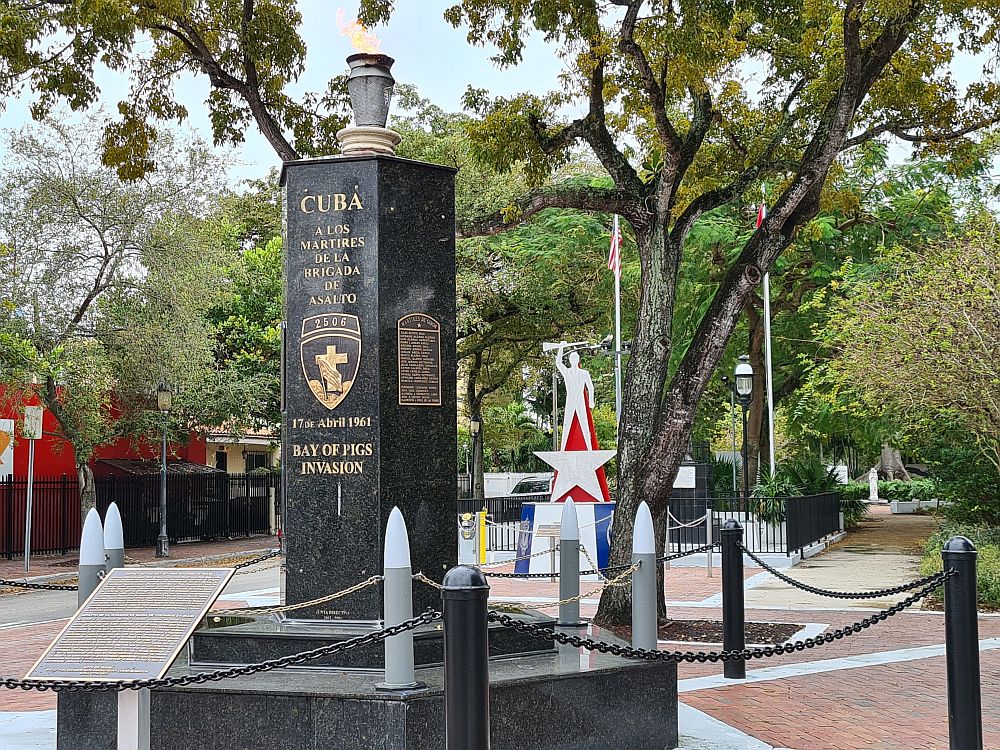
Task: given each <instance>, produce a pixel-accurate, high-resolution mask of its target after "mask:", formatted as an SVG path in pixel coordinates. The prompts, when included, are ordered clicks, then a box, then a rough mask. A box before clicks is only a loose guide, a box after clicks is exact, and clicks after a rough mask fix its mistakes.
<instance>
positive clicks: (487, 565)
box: [479, 544, 559, 575]
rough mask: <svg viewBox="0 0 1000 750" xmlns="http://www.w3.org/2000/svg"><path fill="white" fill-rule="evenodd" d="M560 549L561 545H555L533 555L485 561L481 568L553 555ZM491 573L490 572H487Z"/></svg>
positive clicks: (496, 566)
mask: <svg viewBox="0 0 1000 750" xmlns="http://www.w3.org/2000/svg"><path fill="white" fill-rule="evenodd" d="M558 551H559V545H558V544H557V545H555V546H554V547H553V548H552V549H543V550H542V551H541V552H535V553H534V554H533V555H525V556H524V557H512V558H511V559H510V560H500V561H499V562H493V563H485V564H483V565H480V566H479V568H480V570H482V569H483V568H498V567H500V566H501V565H509V564H510V563H516V562H520V561H521V560H531V559H532V558H535V557H541V556H542V555H551V554H552V553H553V552H558ZM487 575H490V574H487Z"/></svg>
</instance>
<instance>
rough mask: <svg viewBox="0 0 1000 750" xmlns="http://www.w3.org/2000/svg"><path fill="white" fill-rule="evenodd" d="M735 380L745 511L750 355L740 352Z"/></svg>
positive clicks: (751, 376) (750, 383) (748, 467)
mask: <svg viewBox="0 0 1000 750" xmlns="http://www.w3.org/2000/svg"><path fill="white" fill-rule="evenodd" d="M733 376H734V379H735V381H736V398H738V399H739V401H740V406H741V407H743V497H742V498H741V503H742V506H743V507H742V508H741V509H740V510H742V511H743V512H746V509H747V506H748V505H749V500H750V457H749V456H748V455H747V408H748V407H749V406H750V396H751V394H753V367H751V366H750V357H749V356H747V355H746V354H741V355H740V357H739V361H738V362H737V363H736V369H735V371H734V372H733Z"/></svg>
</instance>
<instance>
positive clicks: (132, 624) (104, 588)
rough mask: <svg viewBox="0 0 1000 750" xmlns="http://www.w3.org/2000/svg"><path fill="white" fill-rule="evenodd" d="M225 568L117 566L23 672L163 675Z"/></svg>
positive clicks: (226, 575) (40, 675) (228, 573)
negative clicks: (26, 670)
mask: <svg viewBox="0 0 1000 750" xmlns="http://www.w3.org/2000/svg"><path fill="white" fill-rule="evenodd" d="M233 572H234V571H233V570H232V569H231V568H116V569H114V570H112V571H111V572H110V573H109V574H108V576H107V578H105V579H104V581H103V582H102V583H101V585H100V586H98V588H97V590H96V591H95V592H94V593H93V594H92V595H91V597H90V598H89V599H88V600H87V601H86V602H84V604H83V606H82V607H81V608H80V610H79V611H78V612H77V613H76V614H75V615H74V616H73V619H71V620H70V621H69V624H68V625H67V626H66V627H65V628H64V629H63V631H62V632H61V633H60V634H59V636H58V637H57V638H56V639H55V640H54V641H53V642H52V645H51V646H49V647H48V649H47V650H46V651H45V653H44V654H42V657H41V658H40V659H39V660H38V661H37V662H36V663H35V665H34V666H33V667H32V668H31V671H30V672H28V674H27V678H26V679H35V680H144V679H159V678H161V677H163V676H164V675H165V674H166V673H167V670H168V669H170V665H171V664H173V663H174V660H175V659H176V658H177V655H178V654H179V653H180V652H181V649H182V648H184V645H185V644H186V643H187V641H188V638H190V637H191V634H192V633H193V632H194V629H195V628H196V627H197V626H198V623H199V622H200V621H201V619H202V618H203V617H204V616H205V613H206V612H208V610H209V608H210V607H211V606H212V604H213V603H214V602H215V600H216V599H217V598H218V596H219V594H221V593H222V589H223V588H225V586H226V584H227V583H228V582H229V579H230V578H232V576H233Z"/></svg>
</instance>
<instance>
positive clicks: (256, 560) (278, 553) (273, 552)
mask: <svg viewBox="0 0 1000 750" xmlns="http://www.w3.org/2000/svg"><path fill="white" fill-rule="evenodd" d="M275 557H281V550H280V549H273V550H271V551H270V552H268V553H267V554H266V555H261V556H260V557H256V558H254V559H253V560H247V561H246V562H241V563H239V564H237V565H231V566H229V567H232V568H234V569H236V570H237V571H238V570H240V569H242V568H249V567H250V566H251V565H257V564H258V563H262V562H264V561H265V560H270V559H272V558H275ZM248 572H252V571H248Z"/></svg>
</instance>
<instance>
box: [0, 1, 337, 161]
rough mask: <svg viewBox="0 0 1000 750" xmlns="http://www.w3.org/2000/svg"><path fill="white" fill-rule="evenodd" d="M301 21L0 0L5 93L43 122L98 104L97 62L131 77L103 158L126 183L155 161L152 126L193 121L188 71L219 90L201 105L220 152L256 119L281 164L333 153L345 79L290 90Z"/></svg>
mask: <svg viewBox="0 0 1000 750" xmlns="http://www.w3.org/2000/svg"><path fill="white" fill-rule="evenodd" d="M301 23H302V16H301V14H300V13H299V10H298V6H297V5H296V3H294V2H290V1H289V0H245V1H244V0H239V1H237V0H222V1H221V2H202V1H196V2H189V3H179V2H175V1H174V0H149V1H148V2H143V3H82V2H64V0H42V1H41V2H34V1H30V2H29V1H28V0H2V2H0V38H2V39H3V40H4V43H3V44H2V45H0V96H2V97H5V98H6V97H13V96H20V95H24V94H28V95H31V96H32V97H33V103H32V113H33V115H34V116H35V117H36V118H37V119H41V118H43V117H45V116H46V115H48V114H49V113H50V112H51V111H52V108H53V106H55V105H56V104H58V103H60V102H65V103H67V104H68V105H69V106H71V107H72V108H73V109H75V110H80V109H84V108H86V107H89V106H91V105H93V104H95V103H97V102H99V101H100V96H101V91H100V89H99V87H98V85H97V83H96V81H95V77H94V73H95V68H96V67H97V66H98V64H100V65H104V66H106V67H108V68H110V69H111V70H113V71H118V72H121V73H123V74H125V75H127V76H128V77H129V78H130V79H131V81H132V88H131V91H130V92H129V95H128V96H127V97H126V98H125V99H123V100H122V101H121V102H119V103H118V105H117V110H118V113H119V116H120V117H119V119H118V120H117V121H115V122H111V123H109V124H108V125H107V127H105V128H104V138H103V144H102V156H103V159H104V161H105V163H106V164H110V165H115V166H116V167H117V169H118V172H119V175H121V176H122V177H123V178H128V179H134V178H136V177H138V176H140V175H142V174H145V173H146V172H149V171H150V170H152V169H154V168H156V167H157V165H158V162H157V156H158V154H159V152H158V150H157V149H156V145H155V141H156V138H157V131H156V129H155V124H156V123H157V122H162V121H180V120H183V119H184V118H185V117H186V116H187V108H186V107H185V106H184V105H183V104H181V103H180V101H178V98H177V96H176V87H177V84H178V82H179V81H180V79H181V78H182V76H184V75H186V74H194V75H199V76H205V78H207V80H208V82H209V84H210V85H211V91H210V93H209V95H208V98H207V100H206V102H205V107H206V108H207V110H208V115H209V118H210V119H211V123H212V132H213V135H214V138H215V142H216V144H219V145H221V144H237V143H240V142H242V140H243V134H244V131H245V130H246V128H247V127H248V125H250V124H251V123H254V124H256V126H257V128H258V129H259V130H260V132H261V133H262V134H263V135H264V137H265V138H266V139H267V141H268V143H270V144H271V146H272V148H273V149H274V151H275V153H276V154H277V155H278V156H279V157H280V158H281V159H283V160H289V159H296V158H299V157H300V156H310V155H315V154H319V153H329V150H330V148H331V147H333V146H332V144H336V139H335V137H334V135H335V134H336V132H337V130H339V129H340V128H341V127H343V126H344V125H345V124H346V122H347V120H346V117H345V116H344V113H345V110H346V108H345V106H344V102H345V101H346V76H343V75H338V76H335V77H333V78H331V79H330V81H329V83H328V85H327V88H326V90H324V91H321V92H310V93H306V94H303V95H299V96H297V97H293V96H292V95H291V94H290V93H289V90H290V89H292V88H293V87H294V86H295V83H296V81H297V80H298V78H299V76H300V75H301V73H302V71H303V69H304V67H305V57H306V47H305V43H304V42H303V41H302V38H301V36H299V33H298V29H299V27H300V25H301ZM160 166H162V165H160Z"/></svg>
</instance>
